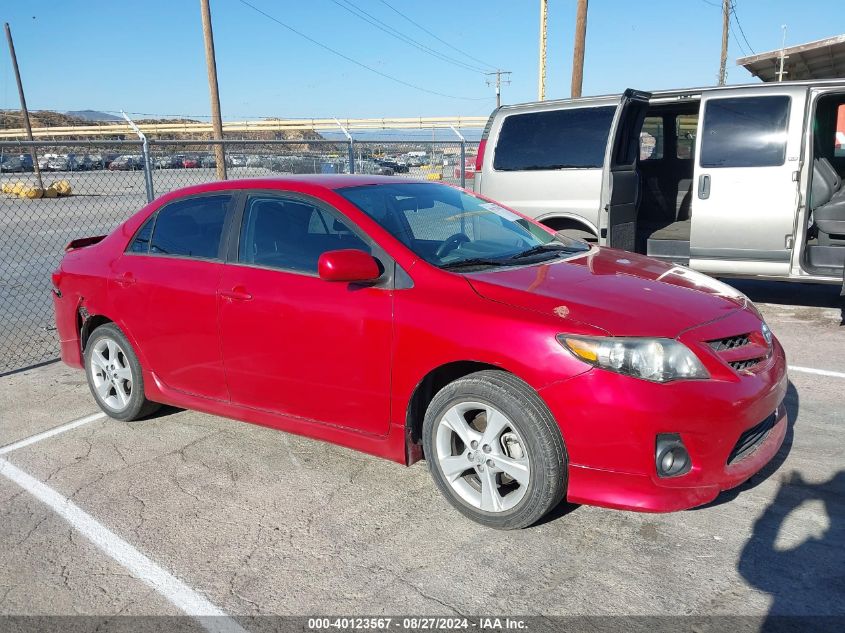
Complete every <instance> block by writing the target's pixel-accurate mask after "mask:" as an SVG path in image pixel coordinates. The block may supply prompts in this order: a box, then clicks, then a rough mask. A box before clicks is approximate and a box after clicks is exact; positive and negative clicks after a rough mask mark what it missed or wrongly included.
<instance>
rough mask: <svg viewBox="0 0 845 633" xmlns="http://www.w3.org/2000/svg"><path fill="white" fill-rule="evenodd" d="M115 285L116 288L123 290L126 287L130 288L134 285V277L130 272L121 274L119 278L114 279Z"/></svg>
mask: <svg viewBox="0 0 845 633" xmlns="http://www.w3.org/2000/svg"><path fill="white" fill-rule="evenodd" d="M115 283H116V284H117V285H118V286H123V287H124V288H125V287H127V286H131V285H132V284H134V283H135V275H133V274H132V273H130V272H126V273H123V274H122V275H121V276H120V277H118V278H117V279H115Z"/></svg>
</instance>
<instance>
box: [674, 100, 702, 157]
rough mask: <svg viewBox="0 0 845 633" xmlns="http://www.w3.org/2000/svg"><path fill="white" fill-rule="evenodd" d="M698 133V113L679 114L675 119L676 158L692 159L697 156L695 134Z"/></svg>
mask: <svg viewBox="0 0 845 633" xmlns="http://www.w3.org/2000/svg"><path fill="white" fill-rule="evenodd" d="M697 131H698V113H697V112H696V113H695V114H679V115H678V116H677V117H675V139H677V141H676V143H677V147H676V148H675V157H676V158H681V159H688V158H689V159H691V158H692V157H693V156H694V155H695V134H696V132H697Z"/></svg>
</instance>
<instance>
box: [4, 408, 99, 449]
mask: <svg viewBox="0 0 845 633" xmlns="http://www.w3.org/2000/svg"><path fill="white" fill-rule="evenodd" d="M104 417H106V414H105V413H94V414H91V415H88V416H85V417H84V418H80V419H78V420H74V421H73V422H68V423H67V424H62V425H61V426H57V427H55V428H52V429H50V430H49V431H44V432H43V433H38V434H36V435H31V436H30V437H27V438H25V439H22V440H20V441H19V442H14V443H12V444H7V445H6V446H3V447H0V455H5V454H6V453H11V452H12V451H16V450H18V449H19V448H23V447H24V446H29V445H30V444H35V443H36V442H40V441H41V440H46V439H47V438H48V437H53V436H54V435H59V434H60V433H64V432H65V431H70V430H72V429H75V428H78V427H80V426H82V425H83V424H88V423H89V422H94V421H95V420H99V419H101V418H104Z"/></svg>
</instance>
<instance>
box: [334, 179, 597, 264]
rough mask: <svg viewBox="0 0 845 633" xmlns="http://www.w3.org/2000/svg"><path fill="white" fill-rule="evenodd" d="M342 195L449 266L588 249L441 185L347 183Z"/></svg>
mask: <svg viewBox="0 0 845 633" xmlns="http://www.w3.org/2000/svg"><path fill="white" fill-rule="evenodd" d="M337 193H339V194H340V195H341V196H343V197H344V198H346V199H347V200H349V201H350V202H351V203H352V204H354V205H355V206H357V207H358V208H359V209H361V210H362V211H363V212H364V213H366V214H367V215H368V216H370V217H371V218H373V219H374V220H375V221H376V222H378V223H379V224H380V225H381V226H382V227H384V228H385V229H386V230H387V231H389V232H390V233H391V234H392V235H393V236H395V237H396V238H397V239H399V240H400V241H401V242H402V243H403V244H405V245H406V246H407V247H408V248H410V249H411V250H412V251H413V252H414V253H416V254H417V255H419V256H420V257H422V258H423V259H425V260H426V261H427V262H429V263H431V264H434V265H435V266H439V267H441V268H447V269H455V270H457V269H460V268H466V269H470V268H485V267H492V266H505V265H516V264H520V265H521V264H530V263H534V262H539V261H544V260H548V259H552V258H555V257H560V255H561V254H562V253H563V254H571V253H574V252H582V251H586V250H589V246H588V245H587V244H585V243H584V242H580V241H578V240H572V239H569V238H566V237H564V236H561V235H554V234H552V233H549V232H548V231H545V230H544V229H543V228H542V227H539V226H537V225H535V224H533V223H532V222H529V221H528V220H526V219H525V218H523V217H521V216H519V215H517V214H516V213H514V212H513V211H510V210H508V209H505V208H504V207H502V206H500V205H498V204H495V203H493V202H488V201H486V200H484V199H482V198H478V197H476V196H473V195H471V194H469V193H466V192H465V191H462V190H460V189H456V188H454V187H449V186H447V185H442V184H437V183H396V184H389V185H388V184H377V185H365V186H360V187H347V188H343V189H339V190H338V191H337Z"/></svg>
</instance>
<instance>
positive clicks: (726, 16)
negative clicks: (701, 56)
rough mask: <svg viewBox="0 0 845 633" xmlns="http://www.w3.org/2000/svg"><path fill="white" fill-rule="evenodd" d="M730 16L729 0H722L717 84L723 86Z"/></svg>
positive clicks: (725, 76)
mask: <svg viewBox="0 0 845 633" xmlns="http://www.w3.org/2000/svg"><path fill="white" fill-rule="evenodd" d="M730 18H731V2H730V0H722V58H721V61H720V62H719V85H720V86H724V85H725V81H727V76H728V70H727V64H728V27H729V26H730Z"/></svg>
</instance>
